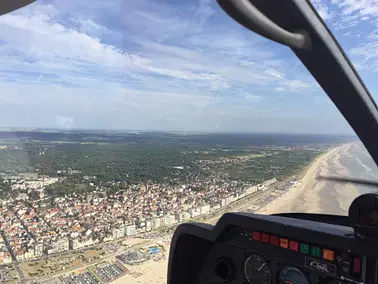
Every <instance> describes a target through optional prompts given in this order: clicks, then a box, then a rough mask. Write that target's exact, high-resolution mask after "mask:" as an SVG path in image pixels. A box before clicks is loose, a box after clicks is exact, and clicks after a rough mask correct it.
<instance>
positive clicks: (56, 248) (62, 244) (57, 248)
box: [46, 238, 70, 254]
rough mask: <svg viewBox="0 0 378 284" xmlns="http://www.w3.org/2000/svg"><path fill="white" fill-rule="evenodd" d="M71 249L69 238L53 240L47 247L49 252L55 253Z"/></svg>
mask: <svg viewBox="0 0 378 284" xmlns="http://www.w3.org/2000/svg"><path fill="white" fill-rule="evenodd" d="M69 249H70V242H69V240H68V238H58V239H57V240H54V241H51V244H50V246H49V247H48V248H47V250H46V251H47V254H54V253H59V252H63V251H67V250H69Z"/></svg>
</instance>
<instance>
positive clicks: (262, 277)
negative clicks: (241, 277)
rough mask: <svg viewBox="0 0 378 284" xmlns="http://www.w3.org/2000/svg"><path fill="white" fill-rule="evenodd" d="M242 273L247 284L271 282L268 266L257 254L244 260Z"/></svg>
mask: <svg viewBox="0 0 378 284" xmlns="http://www.w3.org/2000/svg"><path fill="white" fill-rule="evenodd" d="M244 273H245V277H246V278H247V280H248V282H249V283H253V284H270V282H271V281H272V271H271V270H270V267H269V264H268V263H267V262H266V261H265V260H264V259H263V258H262V257H261V256H259V255H257V254H252V255H250V256H249V257H248V258H247V259H246V261H245V263H244Z"/></svg>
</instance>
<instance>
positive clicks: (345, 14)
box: [0, 0, 378, 134]
mask: <svg viewBox="0 0 378 284" xmlns="http://www.w3.org/2000/svg"><path fill="white" fill-rule="evenodd" d="M312 2H313V4H314V6H315V7H316V9H317V11H318V12H319V14H320V15H321V17H322V18H323V19H324V20H325V21H326V23H327V24H328V25H329V27H330V29H331V31H332V32H333V33H334V34H335V36H336V38H337V39H338V41H339V42H340V43H341V46H342V47H343V48H344V49H345V51H346V53H347V55H348V56H349V57H350V59H351V60H352V63H353V64H354V65H355V67H356V68H357V70H358V71H359V72H360V74H361V76H362V79H363V80H364V81H365V83H366V85H367V86H368V88H369V90H370V92H371V93H372V94H373V96H374V97H375V98H378V81H377V80H376V79H375V78H376V77H377V75H378V1H376V0H313V1H312ZM0 127H25V128H26V127H39V128H62V129H66V130H67V129H68V130H69V129H118V130H121V129H127V130H164V131H200V132H288V133H336V134H339V133H341V134H350V133H353V132H352V130H351V128H350V126H349V125H348V124H347V123H346V121H345V119H344V118H343V117H342V116H341V114H340V113H339V112H338V110H337V109H336V107H335V106H334V105H333V104H332V102H331V101H330V100H329V98H328V97H327V96H326V94H325V93H324V92H323V91H322V90H321V88H320V87H319V85H318V84H317V83H316V81H315V80H314V79H313V78H312V77H311V76H310V74H309V72H308V71H307V70H306V69H305V68H304V67H303V66H302V65H301V63H300V62H299V60H298V59H297V58H296V57H295V56H294V54H293V53H292V51H291V50H290V49H289V48H287V47H285V46H282V45H279V44H277V43H274V42H271V41H268V40H266V39H264V38H262V37H260V36H258V35H256V34H253V33H252V32H250V31H248V30H247V29H245V28H243V27H242V26H240V25H238V24H237V23H236V22H234V21H233V20H232V19H231V18H229V17H228V16H227V15H226V14H225V13H224V11H223V10H221V9H220V8H219V7H218V5H217V3H216V2H215V1H210V0H199V1H197V0H196V1H174V0H156V1H151V0H148V1H147V0H127V1H125V0H112V1H110V0H106V1H104V0H81V1H74V0H65V1H54V0H51V1H47V0H39V1H37V2H35V3H33V4H31V5H29V6H27V7H25V8H22V9H20V10H18V11H15V12H12V13H10V14H7V15H3V16H0Z"/></svg>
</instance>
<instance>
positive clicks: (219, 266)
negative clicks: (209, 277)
mask: <svg viewBox="0 0 378 284" xmlns="http://www.w3.org/2000/svg"><path fill="white" fill-rule="evenodd" d="M214 272H215V275H216V276H217V277H218V278H219V280H221V281H222V282H230V281H231V280H233V279H234V278H235V266H234V264H233V263H232V260H231V259H229V258H226V257H222V258H219V259H217V261H216V264H215V270H214Z"/></svg>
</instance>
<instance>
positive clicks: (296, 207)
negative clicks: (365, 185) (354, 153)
mask: <svg viewBox="0 0 378 284" xmlns="http://www.w3.org/2000/svg"><path fill="white" fill-rule="evenodd" d="M350 147H353V144H346V145H342V146H340V147H337V148H334V149H332V150H331V151H329V152H327V153H325V154H323V155H321V156H320V157H318V158H317V159H316V160H315V161H314V162H313V163H312V164H311V166H310V168H309V169H308V171H307V173H306V174H305V175H304V177H303V178H302V179H301V181H300V183H299V184H297V185H296V186H293V187H292V188H290V189H289V190H288V191H287V192H286V193H285V194H284V195H282V196H281V197H279V198H277V199H276V200H274V201H273V202H271V203H269V204H267V205H266V206H265V207H263V208H262V209H261V210H259V212H257V213H260V214H273V213H285V212H306V213H327V214H339V215H347V213H348V208H349V205H350V203H351V202H352V201H353V199H354V198H355V197H357V196H358V195H360V192H359V191H358V190H357V188H356V187H355V186H354V185H352V184H348V183H346V184H340V183H335V182H330V181H323V180H317V179H316V177H317V176H318V175H319V174H321V175H328V174H337V175H340V176H346V175H348V174H349V172H348V169H346V168H345V166H344V165H342V163H341V161H340V159H341V157H348V155H350V154H349V150H350Z"/></svg>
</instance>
